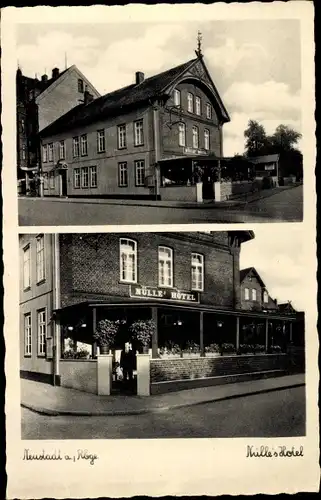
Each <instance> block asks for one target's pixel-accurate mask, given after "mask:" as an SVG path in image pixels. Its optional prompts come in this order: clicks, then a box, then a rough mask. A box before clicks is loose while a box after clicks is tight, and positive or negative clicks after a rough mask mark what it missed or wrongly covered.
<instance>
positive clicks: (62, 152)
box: [59, 141, 66, 160]
mask: <svg viewBox="0 0 321 500" xmlns="http://www.w3.org/2000/svg"><path fill="white" fill-rule="evenodd" d="M65 156H66V150H65V141H59V160H64V159H65Z"/></svg>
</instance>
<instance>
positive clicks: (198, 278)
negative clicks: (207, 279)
mask: <svg viewBox="0 0 321 500" xmlns="http://www.w3.org/2000/svg"><path fill="white" fill-rule="evenodd" d="M191 285H192V286H191V290H194V291H197V292H203V291H204V255H202V254H200V253H195V252H193V253H192V256H191Z"/></svg>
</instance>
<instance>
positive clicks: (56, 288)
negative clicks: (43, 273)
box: [52, 233, 60, 385]
mask: <svg viewBox="0 0 321 500" xmlns="http://www.w3.org/2000/svg"><path fill="white" fill-rule="evenodd" d="M59 250H60V248H59V234H56V233H55V234H53V273H52V276H53V309H54V310H57V309H59V308H60V256H59ZM53 336H54V338H53V383H54V385H56V378H57V377H58V376H59V373H60V370H59V361H60V324H59V320H57V319H55V322H54V334H53Z"/></svg>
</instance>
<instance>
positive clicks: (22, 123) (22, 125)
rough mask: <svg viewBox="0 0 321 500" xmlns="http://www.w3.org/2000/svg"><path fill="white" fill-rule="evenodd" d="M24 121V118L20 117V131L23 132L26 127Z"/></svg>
mask: <svg viewBox="0 0 321 500" xmlns="http://www.w3.org/2000/svg"><path fill="white" fill-rule="evenodd" d="M25 125H26V122H25V119H24V118H21V132H22V133H24V131H25V129H26V127H25Z"/></svg>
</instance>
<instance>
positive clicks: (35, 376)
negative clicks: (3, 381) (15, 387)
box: [20, 370, 61, 386]
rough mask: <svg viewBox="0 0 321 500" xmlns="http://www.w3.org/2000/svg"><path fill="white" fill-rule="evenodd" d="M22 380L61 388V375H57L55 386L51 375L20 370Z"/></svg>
mask: <svg viewBox="0 0 321 500" xmlns="http://www.w3.org/2000/svg"><path fill="white" fill-rule="evenodd" d="M20 378H22V379H26V380H33V381H34V382H42V383H44V384H50V385H58V386H60V383H61V377H60V375H55V384H54V377H53V375H52V374H51V373H42V372H32V371H29V370H20Z"/></svg>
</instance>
